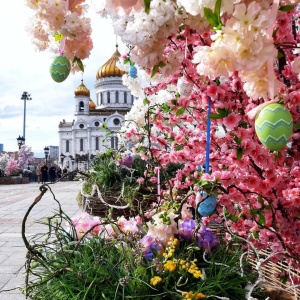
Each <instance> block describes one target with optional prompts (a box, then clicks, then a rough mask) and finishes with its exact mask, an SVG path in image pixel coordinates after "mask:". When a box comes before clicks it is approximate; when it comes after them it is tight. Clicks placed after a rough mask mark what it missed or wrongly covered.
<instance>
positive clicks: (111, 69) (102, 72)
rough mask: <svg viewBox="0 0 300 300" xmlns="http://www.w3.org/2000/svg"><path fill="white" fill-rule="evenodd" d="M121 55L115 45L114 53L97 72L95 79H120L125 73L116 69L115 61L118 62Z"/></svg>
mask: <svg viewBox="0 0 300 300" xmlns="http://www.w3.org/2000/svg"><path fill="white" fill-rule="evenodd" d="M120 56H121V54H120V52H119V51H118V45H116V51H115V53H114V54H113V55H112V57H111V58H110V59H109V60H108V61H107V62H106V63H105V64H104V65H103V66H102V67H100V69H99V70H98V71H97V74H96V79H97V80H98V79H100V78H104V77H122V76H123V75H124V74H126V73H127V72H125V71H122V70H120V69H119V68H118V67H117V61H118V60H119V58H120Z"/></svg>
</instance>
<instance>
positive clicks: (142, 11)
mask: <svg viewBox="0 0 300 300" xmlns="http://www.w3.org/2000/svg"><path fill="white" fill-rule="evenodd" d="M27 2H28V3H29V4H30V5H31V7H33V8H34V9H36V10H37V12H38V14H37V15H36V16H37V18H38V21H39V22H45V23H51V20H52V21H53V22H54V23H55V26H54V27H53V29H51V30H48V31H47V32H46V31H45V30H43V31H35V33H41V32H43V33H44V34H43V36H47V38H48V36H49V35H50V36H52V37H53V36H54V35H55V32H56V31H57V32H60V31H61V30H63V29H64V28H65V27H66V26H67V24H68V22H67V19H66V18H67V15H68V14H70V12H71V10H70V11H68V10H67V11H66V9H65V7H63V5H61V7H60V8H58V7H57V11H56V12H57V14H58V15H59V12H62V11H64V13H65V16H64V17H65V20H66V22H61V23H59V24H58V23H57V21H55V20H56V19H55V20H54V19H52V17H51V18H50V14H48V13H43V14H42V16H41V13H40V12H41V11H43V12H44V11H45V12H48V11H49V10H50V8H49V7H50V6H51V4H50V3H52V1H51V2H50V1H47V0H43V1H38V2H37V1H27ZM54 2H55V1H54ZM58 2H59V3H62V2H64V1H58ZM65 2H67V3H68V5H69V7H74V9H75V8H76V7H81V6H80V5H81V4H82V3H83V2H84V1H74V0H69V1H65ZM297 2H298V1H296V0H290V1H288V0H286V1H279V0H275V1H273V0H262V1H248V0H240V1H239V0H236V1H232V0H231V1H227V0H226V1H220V0H217V1H216V0H206V1H196V0H166V1H162V0H152V1H151V0H148V1H138V0H132V1H121V0H119V1H112V0H106V1H99V3H98V4H99V7H98V9H99V12H100V13H101V14H102V15H108V16H109V17H110V18H111V19H112V21H113V27H114V30H115V33H116V34H117V35H119V36H120V37H121V39H122V41H123V42H124V43H126V44H128V45H129V51H128V53H126V54H125V55H124V56H123V62H124V65H123V68H124V69H125V70H128V71H129V70H130V68H131V67H133V66H134V65H135V66H139V68H138V69H139V70H138V74H137V77H135V78H131V77H130V76H129V75H124V78H123V79H124V83H125V84H127V85H128V86H129V87H130V88H131V90H132V93H133V94H134V95H135V96H137V97H139V99H138V100H136V102H135V104H134V107H133V109H132V110H131V112H130V113H129V114H128V115H127V116H126V119H127V121H128V122H127V124H126V126H125V127H124V130H125V131H126V133H125V136H126V138H129V139H132V140H133V141H134V142H135V143H136V147H135V151H137V152H140V153H141V154H142V156H143V157H144V158H145V159H148V160H150V159H151V160H153V161H155V163H156V165H157V166H159V167H160V168H162V169H163V168H165V167H166V165H167V164H168V163H169V162H178V163H182V164H184V167H183V169H181V170H179V171H178V172H177V174H176V176H175V177H174V178H171V179H170V180H169V181H168V184H166V185H165V186H164V187H163V188H164V189H165V190H164V191H163V192H162V194H161V196H162V198H165V199H168V200H169V201H170V203H171V204H177V203H178V202H179V203H180V201H182V198H180V197H179V196H178V197H177V196H176V195H179V194H180V193H177V190H187V191H188V190H189V189H191V190H192V191H193V192H194V193H191V196H190V197H188V198H187V203H186V204H187V205H189V206H191V207H194V208H195V209H196V211H197V208H199V204H201V202H202V201H205V200H206V199H207V198H208V197H210V196H212V195H214V196H215V197H216V210H215V211H214V213H212V214H211V215H208V216H205V217H203V218H202V221H203V222H204V223H206V224H207V223H209V222H210V221H211V220H213V219H214V220H217V221H223V222H224V224H225V226H227V227H228V228H229V229H230V232H231V234H235V235H238V236H240V237H242V238H244V239H248V240H251V243H252V245H253V246H255V247H256V248H271V249H272V251H274V253H280V254H284V255H286V259H287V261H291V262H293V264H294V267H299V259H300V256H299V253H300V234H299V233H300V232H299V231H300V219H299V214H300V185H299V175H300V164H299V158H300V157H299V132H298V128H299V123H298V119H299V105H300V92H299V87H300V81H299V79H300V78H299V73H300V56H299V52H298V50H297V49H298V45H297V43H298V42H299V39H300V34H299V25H300V24H299V11H298V9H297V6H296V4H297ZM47 5H48V6H47ZM51 9H54V8H53V7H52V8H51ZM79 16H80V14H79ZM62 18H63V16H62ZM78 22H79V21H78ZM71 23H72V22H71ZM78 24H81V23H80V22H79V23H78ZM81 29H82V27H80V28H75V29H74V30H75V31H74V32H73V35H75V37H76V36H77V35H76V30H78V36H79V37H82V38H88V36H89V32H90V31H89V30H87V31H84V30H83V31H82V30H81ZM34 37H35V41H36V42H35V43H36V44H40V43H39V42H41V41H43V39H42V38H41V37H40V36H39V35H37V34H35V36H34ZM72 42H73V44H72V47H74V49H76V48H77V46H76V45H78V47H80V45H81V42H80V41H79V40H77V39H76V38H75V39H74V40H72ZM47 43H48V42H47ZM43 45H45V44H43ZM87 45H88V46H87V48H86V51H88V49H89V46H90V45H91V43H88V44H87ZM66 47H67V43H66ZM65 49H66V48H65ZM66 53H68V51H67V50H66ZM66 55H67V54H66ZM82 58H85V57H84V56H83V57H82ZM121 67H122V66H121V64H120V68H121ZM145 81H146V82H151V85H149V86H147V87H143V83H144V82H145ZM269 102H274V103H275V102H278V103H281V104H283V105H284V107H285V108H286V109H288V110H289V111H290V113H291V115H292V119H293V123H294V129H293V133H292V136H291V138H290V139H289V143H288V144H287V145H286V146H284V147H282V148H280V149H278V150H275V151H274V150H272V151H270V150H269V149H268V148H266V147H265V146H263V145H262V143H261V142H260V140H259V139H258V137H257V135H256V132H255V121H254V117H255V115H256V113H257V112H258V109H257V108H259V109H261V106H260V105H261V104H265V103H267V104H268V103H269ZM255 109H256V110H257V111H256V110H255ZM202 166H204V168H203V167H202ZM204 170H205V171H204ZM170 191H171V193H170ZM171 206H172V205H171ZM170 214H171V212H170ZM192 217H193V216H192V215H191V214H187V217H186V218H187V219H188V218H192ZM173 223H174V224H175V223H176V222H174V216H173V215H172V224H173ZM175 227H176V224H175V225H174V226H173V227H172V230H173V231H172V234H174V233H176V228H175ZM165 232H166V231H164V230H162V231H161V234H162V235H163V234H165ZM228 238H230V236H228Z"/></svg>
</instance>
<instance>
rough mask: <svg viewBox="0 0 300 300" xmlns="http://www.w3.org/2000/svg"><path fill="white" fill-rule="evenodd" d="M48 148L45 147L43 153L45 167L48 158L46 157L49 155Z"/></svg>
mask: <svg viewBox="0 0 300 300" xmlns="http://www.w3.org/2000/svg"><path fill="white" fill-rule="evenodd" d="M49 151H50V150H49V147H45V148H44V153H45V158H46V165H47V158H48V155H49Z"/></svg>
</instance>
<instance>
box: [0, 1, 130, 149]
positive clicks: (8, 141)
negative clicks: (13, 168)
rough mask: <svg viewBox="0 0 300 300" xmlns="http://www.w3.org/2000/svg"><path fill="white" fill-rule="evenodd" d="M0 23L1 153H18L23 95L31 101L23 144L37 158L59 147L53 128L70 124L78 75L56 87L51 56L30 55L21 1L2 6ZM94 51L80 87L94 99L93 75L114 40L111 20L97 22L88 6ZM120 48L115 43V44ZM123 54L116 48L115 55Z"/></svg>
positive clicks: (25, 11) (27, 11)
mask: <svg viewBox="0 0 300 300" xmlns="http://www.w3.org/2000/svg"><path fill="white" fill-rule="evenodd" d="M0 8H1V11H2V14H1V18H0V36H1V39H2V42H1V50H0V53H1V61H0V144H4V150H5V151H16V150H18V146H17V140H16V138H17V137H18V136H19V135H21V136H22V134H23V114H24V101H22V100H21V99H20V98H21V95H22V93H23V92H24V91H28V92H29V93H30V94H31V96H32V101H27V103H26V144H27V145H28V146H30V147H32V150H33V152H35V153H36V154H40V155H42V153H43V148H44V147H45V146H47V145H58V124H59V122H60V121H62V120H63V119H65V120H66V121H72V120H73V119H74V110H75V100H74V90H75V89H76V88H77V87H78V86H79V85H80V83H81V82H80V81H81V78H82V75H81V73H77V74H70V76H69V77H68V78H67V79H66V80H65V81H64V82H62V83H56V82H54V81H53V80H52V78H51V77H50V74H49V66H50V64H51V62H52V57H53V54H52V53H50V52H48V51H44V52H39V51H36V50H35V46H34V45H33V44H32V43H31V41H30V37H29V36H28V35H27V32H26V30H25V27H26V26H27V24H28V20H29V17H30V15H31V14H32V11H31V10H30V9H29V8H28V7H27V6H25V4H24V1H23V0H14V1H3V2H2V1H1V5H0ZM89 16H90V17H91V19H92V28H93V43H94V49H93V51H92V53H91V56H90V58H89V59H86V60H85V61H84V62H83V63H84V65H85V73H84V75H83V80H84V84H85V85H86V86H87V88H89V89H90V92H91V98H92V99H93V100H94V99H95V89H94V84H95V80H96V72H97V70H98V69H99V68H100V67H101V66H102V64H104V63H105V62H106V61H107V60H108V59H109V58H110V56H111V55H112V54H113V52H114V51H115V43H116V38H115V35H114V33H113V29H112V26H111V24H110V20H107V19H101V18H100V17H99V15H97V14H96V13H95V12H94V11H93V5H90V13H89ZM119 43H120V42H119ZM122 50H125V46H124V45H120V52H122Z"/></svg>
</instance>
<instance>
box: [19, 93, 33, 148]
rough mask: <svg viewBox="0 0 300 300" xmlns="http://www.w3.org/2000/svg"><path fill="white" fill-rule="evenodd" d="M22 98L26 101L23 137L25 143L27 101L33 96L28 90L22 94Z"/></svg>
mask: <svg viewBox="0 0 300 300" xmlns="http://www.w3.org/2000/svg"><path fill="white" fill-rule="evenodd" d="M21 100H23V101H24V118H23V139H24V144H25V139H26V138H25V125H26V101H28V100H32V98H31V96H30V94H29V93H27V92H23V94H22V96H21Z"/></svg>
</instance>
